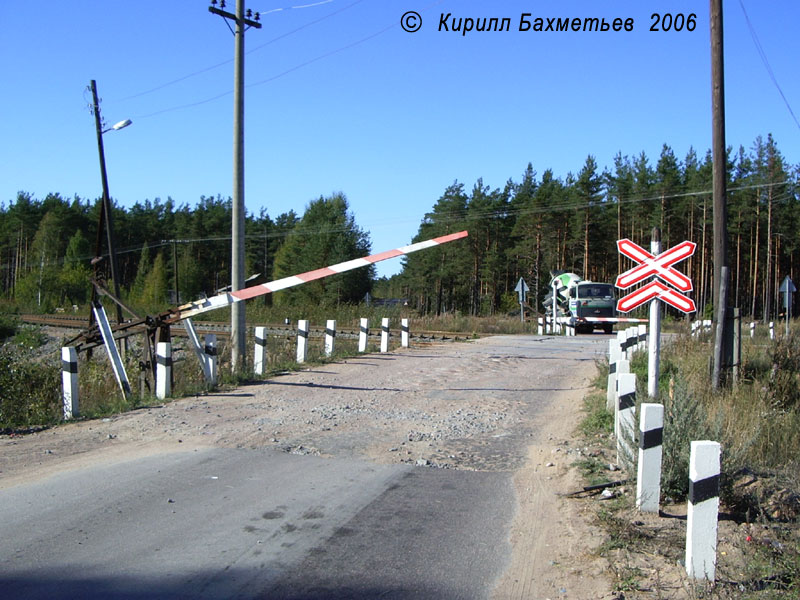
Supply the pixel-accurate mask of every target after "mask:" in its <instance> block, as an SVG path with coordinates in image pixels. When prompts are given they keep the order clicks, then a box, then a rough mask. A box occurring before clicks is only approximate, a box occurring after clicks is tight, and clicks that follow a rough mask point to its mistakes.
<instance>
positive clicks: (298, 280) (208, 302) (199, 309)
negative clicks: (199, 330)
mask: <svg viewBox="0 0 800 600" xmlns="http://www.w3.org/2000/svg"><path fill="white" fill-rule="evenodd" d="M467 235H468V232H466V231H459V232H458V233H451V234H450V235H444V236H441V237H437V238H433V239H431V240H425V241H424V242H417V243H416V244H410V245H408V246H402V247H400V248H395V249H394V250H387V251H386V252H380V253H378V254H372V255H371V256H365V257H363V258H356V259H353V260H348V261H345V262H342V263H338V264H335V265H331V266H329V267H323V268H322V269H316V270H314V271H308V272H306V273H301V274H300V275H292V276H291V277H284V278H283V279H276V280H275V281H270V282H269V283H264V284H261V285H255V286H253V287H249V288H246V289H243V290H237V291H235V292H225V293H224V294H219V295H217V296H213V297H211V298H204V299H202V300H196V301H194V302H189V303H188V304H184V305H183V306H179V307H178V308H177V309H175V312H174V316H172V317H170V319H168V321H170V322H172V321H177V320H181V319H186V318H188V317H193V316H195V315H198V314H201V313H204V312H208V311H210V310H216V309H218V308H223V307H225V306H230V305H231V304H233V303H234V302H240V301H242V300H249V299H250V298H255V297H257V296H261V295H264V294H271V293H273V292H278V291H280V290H285V289H288V288H291V287H295V286H298V285H302V284H304V283H308V282H309V281H315V280H317V279H322V278H324V277H329V276H331V275H337V274H339V273H344V272H346V271H351V270H353V269H357V268H359V267H366V266H369V265H372V264H375V263H377V262H380V261H382V260H387V259H390V258H396V257H398V256H403V255H406V254H411V253H412V252H417V251H419V250H425V249H427V248H433V247H434V246H439V245H441V244H446V243H448V242H453V241H455V240H459V239H461V238H465V237H467Z"/></svg>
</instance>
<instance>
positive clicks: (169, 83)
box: [117, 0, 364, 119]
mask: <svg viewBox="0 0 800 600" xmlns="http://www.w3.org/2000/svg"><path fill="white" fill-rule="evenodd" d="M363 1H364V0H356V1H355V2H352V3H351V4H348V5H347V6H344V7H342V8H340V9H338V10H335V11H333V12H332V13H329V14H327V15H325V16H324V17H320V18H319V19H314V20H313V21H309V22H308V23H305V24H304V25H301V26H300V27H297V28H295V29H292V30H291V31H287V32H286V33H283V34H281V35H279V36H277V37H274V38H272V39H269V40H267V41H266V42H265V43H263V44H260V45H258V46H255V47H254V48H252V49H250V50H248V51H246V52H245V54H246V55H250V54H253V53H254V52H258V51H259V50H261V49H263V48H266V47H267V46H269V45H270V44H274V43H275V42H277V41H279V40H282V39H284V38H287V37H289V36H291V35H294V34H295V33H298V32H299V31H302V30H304V29H307V28H308V27H311V26H312V25H316V24H317V23H320V22H322V21H325V20H326V19H330V18H331V17H333V16H336V15H338V14H340V13H342V12H344V11H346V10H348V9H350V8H352V7H354V6H355V5H356V4H360V3H361V2H363ZM329 2H333V0H327V1H326V2H321V3H317V4H309V5H305V6H290V7H288V8H290V9H291V8H311V7H312V6H319V5H321V4H328V3H329ZM279 10H287V9H283V8H279V9H274V10H271V11H267V12H266V13H265V12H262V13H261V14H262V15H264V14H267V13H269V12H276V11H279ZM232 62H233V59H232V58H231V59H228V60H223V61H222V62H218V63H216V64H213V65H210V66H208V67H204V68H202V69H198V70H197V71H192V72H191V73H187V74H186V75H183V76H181V77H178V78H176V79H172V80H170V81H167V82H165V83H162V84H161V85H157V86H155V87H153V88H150V89H147V90H144V91H142V92H137V93H136V94H132V95H130V96H126V97H124V98H122V99H120V100H117V102H126V101H128V100H133V99H135V98H140V97H142V96H146V95H148V94H152V93H153V92H157V91H159V90H163V89H164V88H167V87H170V86H172V85H175V84H176V83H180V82H181V81H186V80H187V79H191V78H192V77H196V76H198V75H202V74H203V73H208V72H209V71H213V70H214V69H218V68H219V67H224V66H225V65H229V64H231V63H232ZM230 93H231V92H226V93H225V94H220V95H219V96H215V97H214V98H210V99H208V100H206V101H203V102H199V103H197V104H190V105H187V107H188V106H197V105H198V104H204V103H205V102H211V101H212V100H217V99H218V98H222V97H223V96H226V95H228V94H230ZM154 114H160V113H154ZM145 116H152V115H145ZM138 118H140V119H141V118H144V117H138Z"/></svg>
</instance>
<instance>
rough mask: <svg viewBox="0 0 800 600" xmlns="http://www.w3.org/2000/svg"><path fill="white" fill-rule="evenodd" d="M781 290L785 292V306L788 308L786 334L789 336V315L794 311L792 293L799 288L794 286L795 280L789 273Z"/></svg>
mask: <svg viewBox="0 0 800 600" xmlns="http://www.w3.org/2000/svg"><path fill="white" fill-rule="evenodd" d="M780 291H781V292H783V307H784V308H785V309H786V336H787V337H788V336H789V317H790V316H791V312H792V299H791V294H794V293H795V292H796V291H797V288H796V287H795V286H794V282H793V281H792V280H791V278H790V277H789V276H788V275H787V276H786V277H785V278H784V280H783V283H781V288H780Z"/></svg>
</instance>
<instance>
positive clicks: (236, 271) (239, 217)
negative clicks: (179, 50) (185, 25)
mask: <svg viewBox="0 0 800 600" xmlns="http://www.w3.org/2000/svg"><path fill="white" fill-rule="evenodd" d="M219 5H220V6H219V8H217V0H211V6H209V7H208V11H209V12H211V13H214V14H215V15H220V16H221V17H223V18H225V19H228V20H231V21H233V22H234V23H235V27H234V28H233V29H232V30H231V31H232V32H233V35H234V38H235V46H234V47H235V50H234V67H233V73H234V75H233V215H232V221H233V223H232V228H231V291H234V292H236V291H238V290H241V289H243V288H244V280H245V274H244V262H245V258H244V222H245V207H244V33H245V31H247V29H249V28H250V27H255V28H256V29H261V23H259V22H258V20H259V14H258V13H255V19H254V20H253V19H251V18H250V17H251V16H253V15H252V11H247V13H246V15H245V8H244V0H236V14H232V13H229V12H227V11H225V10H224V9H225V0H220V3H219ZM228 26H229V27H230V25H228ZM246 329H247V323H246V319H245V305H244V301H242V302H234V303H233V304H232V305H231V342H232V343H231V368H232V370H233V371H234V372H235V371H241V370H243V369H244V365H245V361H246V357H247V349H246V347H245V344H246Z"/></svg>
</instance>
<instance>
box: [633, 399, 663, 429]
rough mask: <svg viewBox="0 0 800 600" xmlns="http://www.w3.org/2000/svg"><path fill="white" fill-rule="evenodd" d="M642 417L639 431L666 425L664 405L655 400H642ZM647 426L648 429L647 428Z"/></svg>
mask: <svg viewBox="0 0 800 600" xmlns="http://www.w3.org/2000/svg"><path fill="white" fill-rule="evenodd" d="M641 407H642V418H641V419H640V420H639V431H650V430H651V429H656V428H659V427H664V405H663V404H656V403H655V402H642V404H641ZM645 428H646V429H645Z"/></svg>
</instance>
